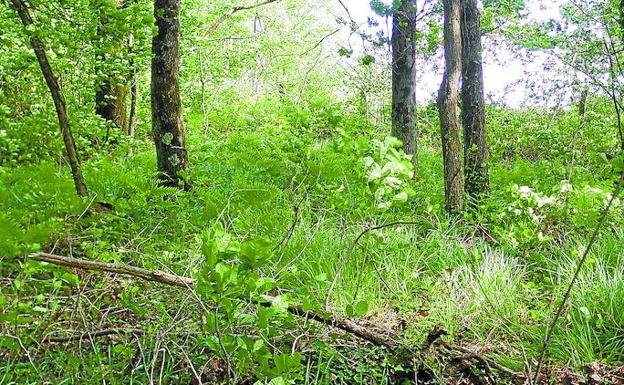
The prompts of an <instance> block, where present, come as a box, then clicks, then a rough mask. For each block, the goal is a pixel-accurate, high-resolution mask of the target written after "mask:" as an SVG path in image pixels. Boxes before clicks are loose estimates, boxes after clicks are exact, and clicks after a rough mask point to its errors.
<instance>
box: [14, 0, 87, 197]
mask: <svg viewBox="0 0 624 385" xmlns="http://www.w3.org/2000/svg"><path fill="white" fill-rule="evenodd" d="M11 1H12V3H13V6H14V7H15V10H16V11H17V13H18V15H19V17H20V19H21V20H22V24H23V25H24V28H25V29H28V27H29V26H30V25H32V23H33V21H32V18H31V17H30V14H29V13H28V8H27V7H26V5H25V4H24V2H23V1H22V0H11ZM27 33H28V32H27ZM29 35H30V45H31V46H32V49H33V51H34V52H35V56H37V61H38V62H39V67H41V72H42V73H43V77H44V78H45V81H46V83H47V85H48V88H49V89H50V94H51V95H52V100H53V101H54V107H55V108H56V115H57V116H58V120H59V126H60V128H61V134H62V135H63V142H64V143H65V151H66V153H67V160H68V161H69V166H70V168H71V172H72V176H73V178H74V185H75V187H76V192H77V193H78V196H80V197H84V196H87V186H86V185H85V183H84V179H83V177H82V172H81V171H80V160H79V157H78V150H77V149H76V143H75V142H74V136H73V134H72V131H71V127H70V125H69V117H68V116H67V108H66V105H65V99H64V98H63V94H62V93H61V89H60V86H59V83H58V80H57V78H56V76H55V75H54V72H53V71H52V67H51V66H50V62H49V61H48V57H47V55H46V52H45V46H44V45H43V42H42V41H41V40H40V39H39V38H38V37H37V36H36V35H35V34H30V33H29Z"/></svg>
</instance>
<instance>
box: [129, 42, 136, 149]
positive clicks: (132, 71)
mask: <svg viewBox="0 0 624 385" xmlns="http://www.w3.org/2000/svg"><path fill="white" fill-rule="evenodd" d="M128 49H129V50H130V116H129V117H128V135H130V137H134V133H135V130H136V104H137V96H138V92H137V68H136V62H135V60H134V36H133V35H132V34H130V36H129V37H128Z"/></svg>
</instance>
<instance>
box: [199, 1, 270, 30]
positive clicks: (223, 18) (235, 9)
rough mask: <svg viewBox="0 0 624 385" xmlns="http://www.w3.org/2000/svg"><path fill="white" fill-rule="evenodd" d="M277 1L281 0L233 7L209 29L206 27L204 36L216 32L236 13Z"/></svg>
mask: <svg viewBox="0 0 624 385" xmlns="http://www.w3.org/2000/svg"><path fill="white" fill-rule="evenodd" d="M278 1H281V0H265V1H263V2H261V3H257V4H253V5H238V6H234V7H232V8H230V10H229V11H227V12H226V13H224V14H223V15H221V16H220V17H219V18H218V19H217V20H215V22H214V23H212V24H211V25H210V27H208V31H207V32H206V35H210V34H212V33H213V32H214V31H216V30H217V28H219V26H220V25H221V24H223V22H224V21H226V20H227V19H229V18H230V17H232V16H233V15H234V14H235V13H236V12H240V11H246V10H248V9H254V8H258V7H262V6H263V5H267V4H271V3H275V2H278Z"/></svg>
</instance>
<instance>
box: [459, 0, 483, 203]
mask: <svg viewBox="0 0 624 385" xmlns="http://www.w3.org/2000/svg"><path fill="white" fill-rule="evenodd" d="M461 8H462V9H461V14H462V23H461V34H462V75H463V83H462V122H463V125H464V173H465V178H466V181H465V183H466V185H465V190H466V195H467V196H468V198H469V199H470V202H471V203H473V204H474V203H476V202H477V201H478V200H479V199H480V198H482V197H483V196H486V195H487V194H488V193H489V189H490V187H489V186H490V181H489V172H488V156H489V154H488V148H487V138H486V132H485V96H484V92H483V66H482V64H481V31H480V17H481V16H480V14H479V9H478V7H477V0H461Z"/></svg>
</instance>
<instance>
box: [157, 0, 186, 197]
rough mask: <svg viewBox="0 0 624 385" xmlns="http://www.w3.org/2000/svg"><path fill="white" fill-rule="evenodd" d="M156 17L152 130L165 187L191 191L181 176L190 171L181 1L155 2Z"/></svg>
mask: <svg viewBox="0 0 624 385" xmlns="http://www.w3.org/2000/svg"><path fill="white" fill-rule="evenodd" d="M154 18H155V19H156V27H157V29H158V32H157V34H156V35H155V36H154V39H153V41H152V55H153V57H152V129H153V133H154V141H155V143H156V158H157V161H158V171H159V173H160V179H161V182H162V184H163V185H165V186H176V187H185V188H188V187H189V185H188V184H187V183H183V182H184V181H182V180H181V177H180V175H179V172H180V171H182V170H184V169H186V168H188V158H187V154H186V148H185V144H184V131H183V128H182V117H181V102H180V86H179V77H180V75H179V70H180V52H179V51H180V0H155V1H154ZM182 184H183V185H184V186H182Z"/></svg>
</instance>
